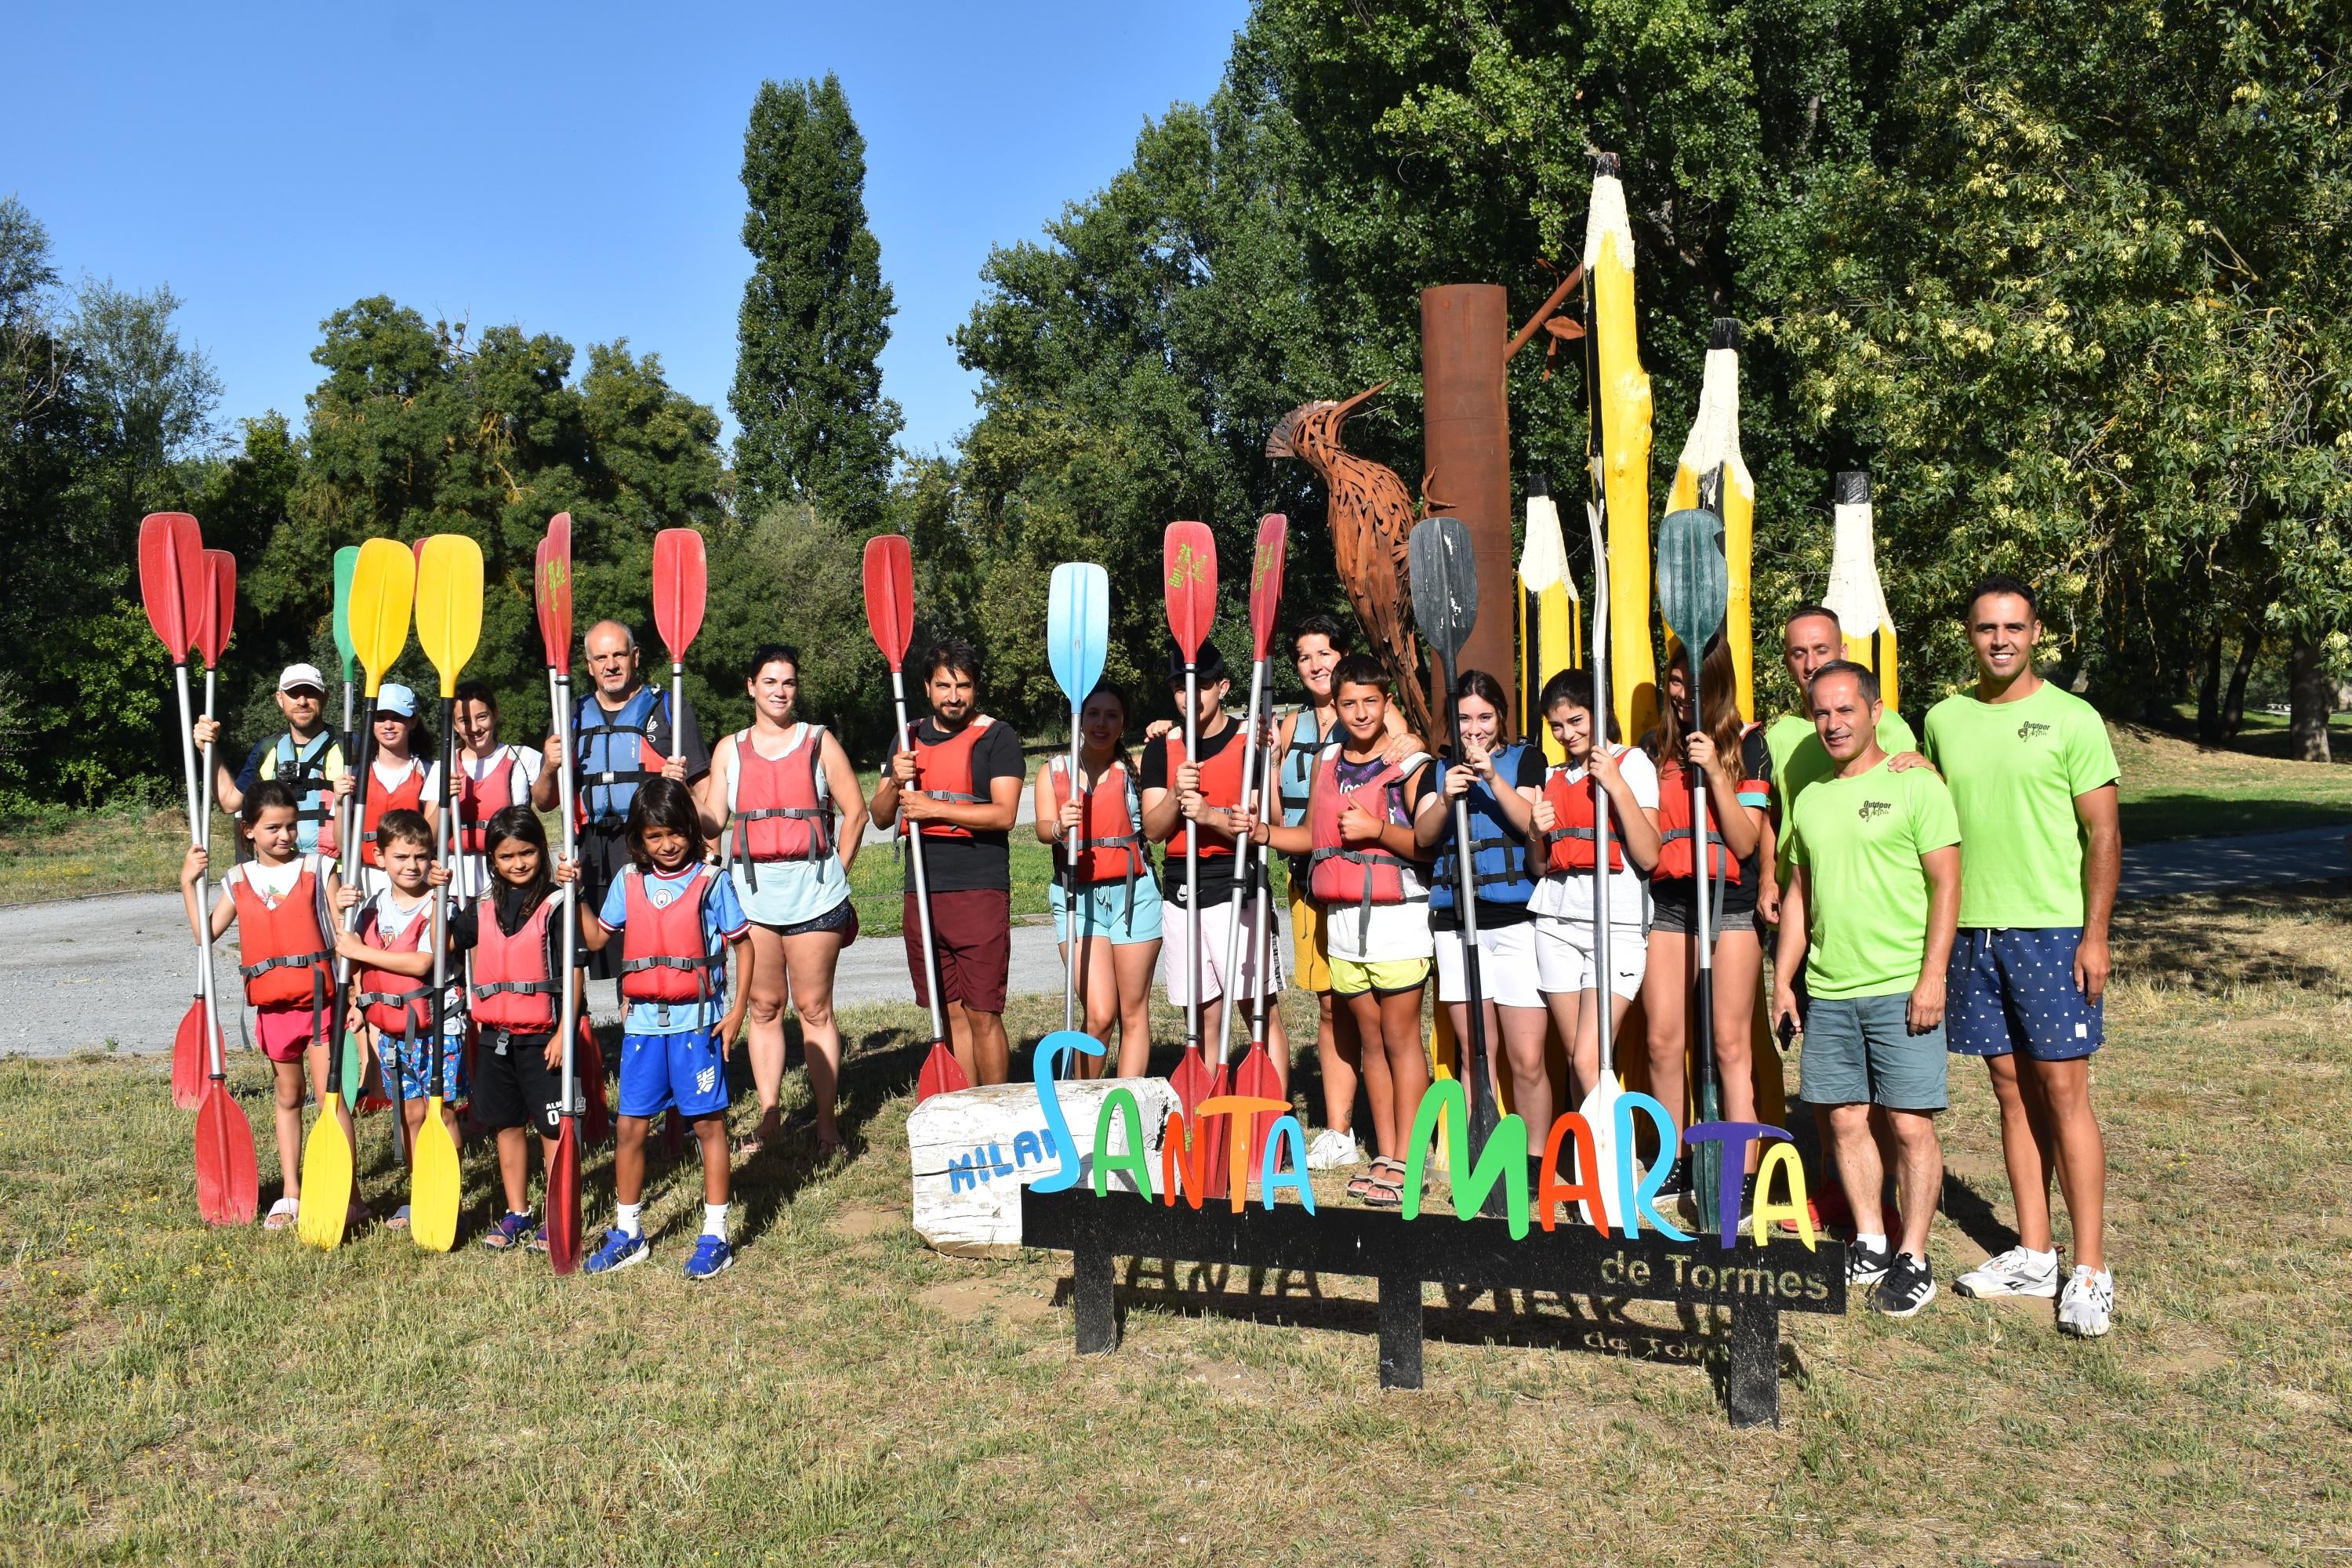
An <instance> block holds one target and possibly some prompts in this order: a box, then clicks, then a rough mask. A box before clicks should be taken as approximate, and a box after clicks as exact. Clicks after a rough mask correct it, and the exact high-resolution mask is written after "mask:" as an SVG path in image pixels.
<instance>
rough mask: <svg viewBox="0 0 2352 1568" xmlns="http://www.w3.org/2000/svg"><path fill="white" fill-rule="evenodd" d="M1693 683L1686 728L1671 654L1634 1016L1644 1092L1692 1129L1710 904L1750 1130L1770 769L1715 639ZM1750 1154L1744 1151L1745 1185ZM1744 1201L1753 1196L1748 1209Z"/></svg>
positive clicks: (1726, 1088)
mask: <svg viewBox="0 0 2352 1568" xmlns="http://www.w3.org/2000/svg"><path fill="white" fill-rule="evenodd" d="M1699 673H1700V675H1701V678H1702V679H1700V682H1699V684H1700V686H1701V687H1702V688H1703V689H1705V692H1706V723H1705V725H1704V726H1703V727H1702V726H1701V725H1699V724H1697V723H1696V722H1694V721H1693V720H1692V717H1691V690H1690V650H1689V649H1687V648H1684V647H1676V648H1675V656H1674V660H1673V662H1672V663H1671V664H1670V665H1669V666H1668V668H1667V671H1666V682H1665V685H1666V698H1667V709H1666V712H1665V713H1664V714H1662V715H1661V716H1660V718H1659V721H1658V727H1657V728H1656V729H1654V730H1653V731H1650V733H1649V734H1648V735H1646V736H1645V737H1643V742H1642V747H1643V751H1645V752H1648V753H1649V754H1650V756H1651V757H1652V758H1654V760H1655V761H1656V763H1657V765H1658V829H1659V833H1660V836H1661V837H1662V839H1663V841H1664V848H1663V849H1662V851H1661V852H1660V855H1659V858H1658V868H1657V871H1656V873H1655V874H1654V876H1653V877H1652V878H1651V879H1650V898H1651V903H1652V906H1653V909H1654V914H1653V915H1652V918H1651V922H1650V949H1649V960H1650V966H1649V974H1648V976H1647V977H1646V978H1645V979H1644V980H1643V983H1642V1011H1643V1015H1644V1016H1646V1017H1647V1018H1648V1020H1649V1049H1650V1092H1651V1093H1652V1094H1654V1095H1655V1096H1656V1097H1657V1098H1658V1100H1659V1101H1660V1102H1661V1103H1663V1104H1664V1106H1665V1107H1666V1109H1667V1110H1671V1111H1673V1112H1674V1116H1675V1125H1676V1126H1678V1127H1680V1126H1686V1125H1688V1124H1689V1120H1690V1119H1689V1117H1688V1115H1686V1114H1685V1104H1684V1095H1685V1077H1684V1063H1685V1061H1686V1060H1688V1059H1689V1058H1688V1046H1689V1033H1690V1031H1689V1028H1688V1022H1687V1020H1688V1016H1689V1012H1690V1000H1691V989H1692V985H1693V981H1694V977H1695V976H1696V973H1697V971H1698V956H1697V954H1698V936H1697V932H1698V923H1697V919H1696V899H1697V898H1699V897H1701V896H1705V897H1706V898H1707V900H1708V904H1707V933H1708V936H1709V937H1710V939H1711V940H1712V941H1713V942H1714V944H1715V1059H1716V1068H1717V1079H1719V1080H1720V1081H1721V1083H1722V1085H1723V1115H1724V1117H1725V1119H1726V1120H1727V1121H1755V1120H1756V1080H1755V1077H1754V1057H1753V1052H1754V1042H1753V1040H1752V1039H1751V1038H1750V1034H1751V1028H1752V1026H1753V1024H1754V1021H1755V1016H1756V994H1757V986H1758V984H1759V983H1760V981H1761V979H1762V976H1763V973H1764V949H1763V946H1762V944H1761V942H1760V941H1759V938H1758V936H1757V933H1756V888H1757V883H1758V880H1759V873H1760V872H1761V870H1762V859H1761V857H1760V856H1759V854H1758V847H1759V845H1760V844H1761V843H1762V841H1763V833H1764V821H1765V813H1766V812H1767V811H1768V810H1769V807H1770V805H1771V795H1770V789H1769V785H1768V784H1765V783H1764V781H1763V779H1762V777H1761V775H1762V774H1763V773H1766V772H1767V771H1768V770H1769V763H1768V762H1767V753H1766V752H1765V750H1764V736H1763V732H1762V730H1761V729H1760V727H1758V726H1753V725H1745V724H1743V723H1742V722H1741V721H1740V718H1739V701H1738V685H1737V680H1736V678H1735V677H1734V675H1733V673H1732V668H1731V652H1730V649H1729V648H1727V647H1726V646H1725V645H1724V641H1723V638H1722V637H1721V636H1720V635H1717V637H1715V638H1714V639H1713V640H1712V641H1710V642H1709V643H1708V644H1707V647H1706V661H1705V663H1704V664H1703V665H1702V666H1701V668H1700V672H1699ZM1693 768H1696V770H1697V771H1698V772H1700V773H1703V774H1705V775H1706V837H1707V843H1706V861H1705V864H1706V868H1707V872H1708V875H1709V876H1710V877H1712V878H1713V879H1714V880H1713V882H1712V883H1708V882H1704V881H1702V880H1701V879H1699V877H1698V875H1697V871H1696V868H1697V867H1698V866H1699V864H1700V861H1699V859H1698V858H1697V856H1696V851H1695V845H1696V838H1695V837H1694V835H1693V832H1692V821H1691V774H1690V770H1691V769H1693ZM1726 872H1728V873H1729V877H1730V879H1729V881H1728V882H1726V880H1725V873H1726ZM1717 900H1720V901H1719V902H1718V901H1717ZM1688 1109H1689V1110H1696V1107H1690V1108H1688ZM1756 1154H1757V1151H1756V1147H1755V1145H1754V1144H1750V1145H1749V1146H1748V1171H1749V1172H1750V1173H1751V1176H1750V1180H1751V1181H1752V1180H1753V1176H1752V1173H1753V1172H1754V1170H1755V1168H1756ZM1681 1176H1682V1173H1681V1172H1680V1171H1677V1172H1676V1173H1675V1175H1674V1176H1672V1177H1669V1178H1668V1180H1667V1184H1666V1189H1665V1190H1666V1191H1668V1192H1675V1191H1677V1190H1678V1186H1677V1183H1678V1182H1679V1180H1680V1178H1681ZM1752 1198H1753V1190H1752V1188H1751V1190H1750V1193H1749V1200H1748V1201H1752ZM1747 1212H1748V1211H1747V1207H1746V1205H1745V1203H1743V1206H1742V1207H1741V1209H1740V1213H1739V1214H1738V1215H1726V1216H1725V1219H1724V1223H1725V1224H1726V1225H1727V1226H1729V1225H1730V1224H1731V1222H1732V1220H1734V1219H1735V1218H1744V1217H1745V1216H1746V1215H1747Z"/></svg>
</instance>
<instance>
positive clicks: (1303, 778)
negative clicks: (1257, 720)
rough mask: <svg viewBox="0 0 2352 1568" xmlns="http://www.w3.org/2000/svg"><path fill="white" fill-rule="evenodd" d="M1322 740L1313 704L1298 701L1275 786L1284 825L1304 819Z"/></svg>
mask: <svg viewBox="0 0 2352 1568" xmlns="http://www.w3.org/2000/svg"><path fill="white" fill-rule="evenodd" d="M1323 741H1324V736H1323V734H1322V732H1321V731H1319V730H1318V729H1317V728H1316V724H1315V705H1314V704H1313V703H1312V702H1308V703H1304V704H1301V705H1300V707H1299V710H1298V721H1297V723H1296V724H1294V725H1292V726H1291V730H1290V749H1289V750H1288V751H1286V752H1283V754H1282V772H1281V773H1280V775H1279V788H1280V789H1281V792H1282V825H1283V826H1285V827H1296V826H1298V825H1299V824H1300V823H1302V822H1304V821H1306V820H1307V795H1310V794H1311V793H1313V791H1314V788H1315V758H1316V754H1317V753H1318V752H1321V751H1322V750H1323Z"/></svg>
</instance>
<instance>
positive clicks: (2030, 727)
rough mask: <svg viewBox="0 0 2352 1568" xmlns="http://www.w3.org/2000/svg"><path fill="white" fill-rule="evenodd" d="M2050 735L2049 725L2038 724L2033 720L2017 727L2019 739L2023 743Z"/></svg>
mask: <svg viewBox="0 0 2352 1568" xmlns="http://www.w3.org/2000/svg"><path fill="white" fill-rule="evenodd" d="M2048 733H2050V726H2049V725H2047V724H2037V723H2035V722H2034V721H2032V720H2031V719H2028V720H2027V721H2025V722H2024V723H2022V724H2020V725H2019V726H2018V727H2017V738H2018V739H2019V740H2021V741H2032V740H2038V739H2040V738H2041V737H2042V736H2043V735H2046V734H2048Z"/></svg>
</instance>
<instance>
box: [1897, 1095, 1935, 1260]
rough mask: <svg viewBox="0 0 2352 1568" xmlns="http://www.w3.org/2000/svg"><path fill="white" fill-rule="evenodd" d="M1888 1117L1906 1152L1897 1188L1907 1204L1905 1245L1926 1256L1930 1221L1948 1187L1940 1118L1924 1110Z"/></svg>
mask: <svg viewBox="0 0 2352 1568" xmlns="http://www.w3.org/2000/svg"><path fill="white" fill-rule="evenodd" d="M1886 1121H1887V1125H1888V1126H1889V1127H1891V1128H1892V1129H1893V1130H1894V1132H1895V1148H1896V1149H1898V1150H1900V1151H1901V1152H1902V1156H1903V1163H1902V1165H1901V1167H1900V1169H1901V1172H1902V1181H1901V1183H1900V1184H1899V1185H1898V1186H1897V1187H1896V1189H1895V1190H1896V1192H1897V1193H1898V1194H1900V1196H1901V1199H1902V1204H1903V1215H1902V1218H1903V1242H1902V1247H1903V1250H1904V1251H1906V1252H1907V1253H1909V1254H1910V1255H1911V1256H1912V1257H1914V1258H1925V1257H1927V1225H1928V1222H1929V1221H1931V1220H1933V1219H1934V1218H1935V1217H1936V1201H1937V1199H1938V1198H1939V1197H1941V1196H1942V1195H1943V1187H1944V1151H1943V1147H1942V1145H1941V1144H1939V1143H1938V1142H1937V1141H1936V1119H1935V1117H1933V1116H1931V1115H1929V1114H1928V1113H1927V1111H1924V1110H1890V1111H1888V1112H1887V1113H1886Z"/></svg>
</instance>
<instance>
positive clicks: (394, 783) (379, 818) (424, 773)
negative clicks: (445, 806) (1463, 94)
mask: <svg viewBox="0 0 2352 1568" xmlns="http://www.w3.org/2000/svg"><path fill="white" fill-rule="evenodd" d="M415 741H416V693H415V692H414V691H412V690H410V689H408V688H407V687H405V686H403V685H401V684H400V683H399V682H398V681H396V680H387V681H385V682H384V683H383V687H382V689H379V690H378V691H377V692H376V699H375V765H374V766H373V768H371V769H370V770H369V771H370V773H371V774H372V776H371V777H369V778H366V779H362V781H361V794H362V795H363V796H364V797H365V799H366V803H367V805H366V811H365V814H364V815H363V816H362V818H361V820H360V886H361V888H362V889H364V890H365V891H367V892H368V893H370V894H375V893H380V892H382V891H383V889H384V888H385V887H386V885H387V884H388V880H389V879H387V878H386V877H385V876H384V874H383V861H382V860H381V859H380V858H379V853H378V849H377V846H376V841H375V836H376V829H377V828H378V827H379V826H382V825H383V816H384V813H386V812H388V811H413V812H415V813H417V814H418V815H420V816H423V817H424V818H425V825H426V826H428V827H429V828H431V829H433V830H434V831H435V832H436V835H437V833H438V831H439V829H440V826H441V770H440V768H439V767H438V766H436V764H434V763H429V762H426V761H425V760H424V759H423V758H421V757H419V756H417V755H416V752H415ZM434 842H436V843H438V842H439V839H438V838H437V837H436V839H435V840H434Z"/></svg>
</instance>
